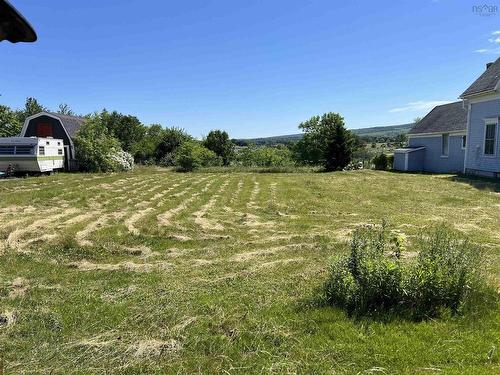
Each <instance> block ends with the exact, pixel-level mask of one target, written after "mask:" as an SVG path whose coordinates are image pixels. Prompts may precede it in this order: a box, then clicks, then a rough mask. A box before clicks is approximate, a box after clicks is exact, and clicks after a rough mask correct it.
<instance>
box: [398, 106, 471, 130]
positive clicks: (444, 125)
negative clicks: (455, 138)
mask: <svg viewBox="0 0 500 375" xmlns="http://www.w3.org/2000/svg"><path fill="white" fill-rule="evenodd" d="M466 128H467V109H466V108H464V105H463V103H462V102H454V103H449V104H444V105H438V106H437V107H434V109H433V110H432V111H430V112H429V113H428V114H427V116H425V117H424V118H423V119H422V120H420V121H419V122H418V123H417V124H415V125H414V126H413V128H411V129H410V131H409V132H408V134H423V133H446V132H453V131H462V130H465V129H466Z"/></svg>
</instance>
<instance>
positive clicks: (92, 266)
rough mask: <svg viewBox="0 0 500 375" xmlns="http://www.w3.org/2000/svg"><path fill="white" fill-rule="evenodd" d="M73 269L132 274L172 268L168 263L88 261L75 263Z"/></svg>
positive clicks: (71, 265)
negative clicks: (129, 272) (127, 272)
mask: <svg viewBox="0 0 500 375" xmlns="http://www.w3.org/2000/svg"><path fill="white" fill-rule="evenodd" d="M68 266H69V267H71V268H76V269H78V270H79V271H132V272H152V271H162V270H167V269H169V268H171V266H172V265H171V264H170V263H167V262H155V263H134V262H120V263H92V262H88V261H86V260H82V261H81V262H73V263H70V264H68Z"/></svg>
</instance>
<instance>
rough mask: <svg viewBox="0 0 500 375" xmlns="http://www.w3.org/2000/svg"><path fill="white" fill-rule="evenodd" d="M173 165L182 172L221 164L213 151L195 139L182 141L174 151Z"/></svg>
mask: <svg viewBox="0 0 500 375" xmlns="http://www.w3.org/2000/svg"><path fill="white" fill-rule="evenodd" d="M175 165H177V167H178V170H179V171H182V172H190V171H193V170H195V169H198V168H201V167H213V166H218V165H221V160H220V158H219V157H217V155H216V154H215V152H213V151H210V150H209V149H207V148H205V147H203V146H202V145H201V144H199V143H198V142H196V141H188V142H184V143H183V144H182V145H181V146H180V147H179V148H178V149H177V151H176V153H175Z"/></svg>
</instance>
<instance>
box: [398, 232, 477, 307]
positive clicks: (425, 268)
mask: <svg viewBox="0 0 500 375" xmlns="http://www.w3.org/2000/svg"><path fill="white" fill-rule="evenodd" d="M416 245H417V251H418V259H417V262H416V264H414V265H412V268H411V272H410V273H409V275H408V278H407V279H406V280H405V281H406V284H407V285H405V286H404V288H405V289H406V291H407V295H408V299H409V301H408V302H409V303H411V305H412V306H411V307H412V308H413V309H415V310H417V312H418V313H420V314H425V313H431V315H434V314H435V313H436V312H437V309H438V308H439V307H441V306H442V307H447V308H450V309H451V310H452V311H453V312H457V311H458V310H459V308H460V307H461V305H462V303H463V301H465V300H467V299H469V297H470V294H471V293H473V292H474V289H475V288H476V287H477V286H478V285H480V284H481V252H480V251H479V249H478V248H477V246H475V245H473V244H472V243H471V242H470V241H468V240H467V239H464V238H462V237H460V236H457V235H456V234H454V233H453V232H452V231H450V230H449V229H448V228H446V227H438V228H437V229H435V230H434V231H433V232H432V233H430V235H421V236H420V238H419V240H418V241H417V244H416Z"/></svg>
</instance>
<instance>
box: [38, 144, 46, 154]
mask: <svg viewBox="0 0 500 375" xmlns="http://www.w3.org/2000/svg"><path fill="white" fill-rule="evenodd" d="M38 153H39V154H40V155H45V147H44V146H40V147H38Z"/></svg>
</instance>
